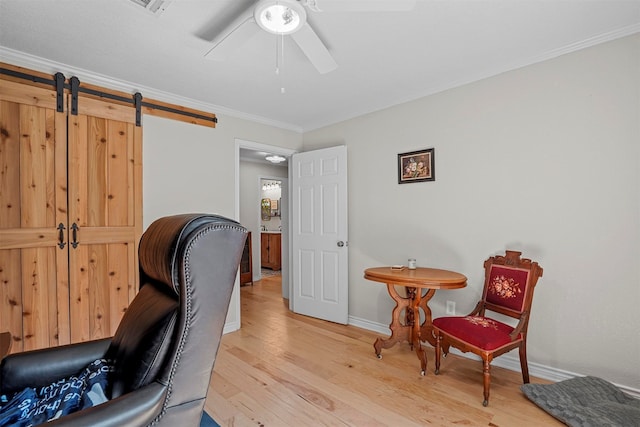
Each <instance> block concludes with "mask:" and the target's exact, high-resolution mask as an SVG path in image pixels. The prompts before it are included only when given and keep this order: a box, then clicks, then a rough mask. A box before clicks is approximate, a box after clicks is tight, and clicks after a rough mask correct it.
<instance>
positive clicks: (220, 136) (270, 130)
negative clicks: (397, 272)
mask: <svg viewBox="0 0 640 427" xmlns="http://www.w3.org/2000/svg"><path fill="white" fill-rule="evenodd" d="M218 118H219V124H218V126H217V127H216V128H215V129H211V128H206V127H203V126H196V125H191V124H188V123H182V122H177V121H174V120H168V119H162V118H158V117H152V116H145V117H144V130H143V167H142V170H143V214H144V227H145V228H146V227H147V226H148V225H149V224H150V223H151V222H153V221H154V220H155V219H157V218H159V217H162V216H165V215H171V214H177V213H185V212H206V213H217V214H220V215H224V216H227V217H229V218H235V192H236V186H235V183H236V164H235V163H236V162H235V160H234V159H235V149H236V145H235V141H236V138H237V139H243V140H247V141H260V142H262V143H264V144H270V145H277V146H280V147H284V148H288V149H294V150H299V149H300V148H301V146H302V136H301V135H300V134H299V133H297V132H291V131H286V130H282V129H279V128H276V127H272V126H266V125H262V124H258V123H254V122H251V121H247V120H242V119H237V118H234V117H226V116H218ZM241 222H242V221H241ZM231 298H232V299H231V305H230V306H229V313H228V315H227V324H226V325H225V332H229V331H233V330H236V329H238V328H240V295H239V293H238V291H237V289H236V291H234V293H233V295H232V297H231Z"/></svg>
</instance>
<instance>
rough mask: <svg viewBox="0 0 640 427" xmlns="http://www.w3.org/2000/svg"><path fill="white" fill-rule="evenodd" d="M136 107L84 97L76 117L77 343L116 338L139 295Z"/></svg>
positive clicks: (72, 236)
mask: <svg viewBox="0 0 640 427" xmlns="http://www.w3.org/2000/svg"><path fill="white" fill-rule="evenodd" d="M135 117H136V114H135V109H134V108H133V107H129V106H121V105H116V104H112V103H109V102H104V101H100V100H95V99H91V98H88V97H83V96H82V95H80V96H79V97H78V114H77V115H69V130H68V140H69V144H68V150H69V166H68V177H69V224H70V225H69V227H70V230H69V242H70V248H69V292H70V331H71V342H79V341H87V340H91V339H97V338H103V337H108V336H112V335H113V334H114V333H115V331H116V328H117V327H118V324H119V323H120V319H121V318H122V315H123V313H124V312H125V310H126V309H127V307H128V306H129V303H130V302H131V300H132V299H133V297H134V296H135V293H136V292H137V285H136V283H137V275H138V264H137V261H138V253H137V243H138V238H139V237H140V232H141V224H140V220H141V215H140V210H141V203H140V200H141V198H140V194H141V187H140V178H141V155H142V128H141V127H140V126H136V125H135Z"/></svg>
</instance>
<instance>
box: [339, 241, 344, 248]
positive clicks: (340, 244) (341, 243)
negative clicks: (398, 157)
mask: <svg viewBox="0 0 640 427" xmlns="http://www.w3.org/2000/svg"><path fill="white" fill-rule="evenodd" d="M343 246H344V242H343V241H342V240H340V241H338V247H339V248H341V247H343Z"/></svg>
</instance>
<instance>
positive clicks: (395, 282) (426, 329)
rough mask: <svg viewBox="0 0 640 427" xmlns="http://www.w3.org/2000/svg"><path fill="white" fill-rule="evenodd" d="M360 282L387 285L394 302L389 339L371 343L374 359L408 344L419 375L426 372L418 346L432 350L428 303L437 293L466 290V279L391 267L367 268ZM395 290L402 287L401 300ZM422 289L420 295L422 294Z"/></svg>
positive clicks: (443, 272) (435, 270)
mask: <svg viewBox="0 0 640 427" xmlns="http://www.w3.org/2000/svg"><path fill="white" fill-rule="evenodd" d="M364 278H365V279H368V280H373V281H376V282H382V283H386V284H387V290H388V291H389V295H390V296H391V298H393V300H394V301H395V302H396V306H395V308H394V309H393V311H392V313H391V324H390V325H389V329H391V336H390V337H389V338H388V339H386V340H385V339H382V338H378V339H377V340H376V342H375V343H373V348H374V349H375V352H376V356H378V358H382V349H383V348H390V347H393V346H394V345H395V344H396V343H397V342H402V341H408V342H409V344H411V348H412V349H413V348H415V349H416V355H417V356H418V359H419V360H420V365H421V368H422V370H421V374H422V375H424V374H425V373H426V371H427V354H426V353H425V351H424V350H423V348H422V345H421V344H420V342H421V341H428V342H429V343H430V344H431V345H433V346H434V347H435V337H434V336H433V332H432V330H433V327H432V325H431V309H430V308H429V305H428V303H429V300H431V298H433V296H434V295H435V293H436V290H437V289H458V288H464V287H465V286H467V278H466V276H464V275H462V274H460V273H456V272H454V271H449V270H441V269H438V268H425V267H418V268H416V269H415V270H410V269H408V268H406V267H405V268H403V269H401V270H398V269H392V268H391V267H375V268H368V269H366V270H365V271H364ZM396 286H404V287H405V289H406V296H401V295H400V294H398V292H397V290H396ZM423 289H426V292H425V293H424V294H423V293H422V290H423ZM420 309H422V311H423V313H424V321H423V322H422V324H420ZM403 310H404V312H405V316H404V324H403V323H401V322H400V314H401V313H402V311H403Z"/></svg>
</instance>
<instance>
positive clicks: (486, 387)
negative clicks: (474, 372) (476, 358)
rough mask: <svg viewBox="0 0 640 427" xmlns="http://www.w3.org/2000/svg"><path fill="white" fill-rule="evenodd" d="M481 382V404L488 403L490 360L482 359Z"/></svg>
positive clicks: (485, 404)
mask: <svg viewBox="0 0 640 427" xmlns="http://www.w3.org/2000/svg"><path fill="white" fill-rule="evenodd" d="M482 364H483V369H482V375H483V376H482V384H483V386H484V400H483V401H482V406H487V405H489V387H491V362H489V361H488V360H485V359H483V360H482Z"/></svg>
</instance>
